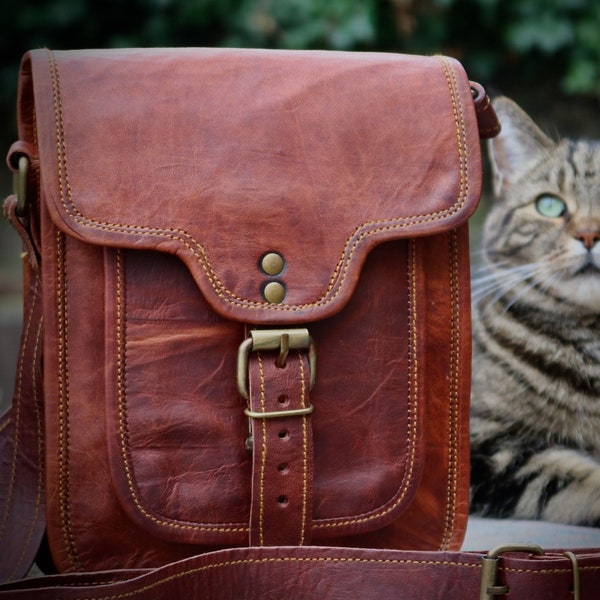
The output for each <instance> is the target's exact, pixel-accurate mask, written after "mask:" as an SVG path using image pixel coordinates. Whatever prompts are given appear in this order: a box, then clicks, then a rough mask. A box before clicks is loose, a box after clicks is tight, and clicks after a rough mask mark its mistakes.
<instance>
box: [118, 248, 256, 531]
mask: <svg viewBox="0 0 600 600" xmlns="http://www.w3.org/2000/svg"><path fill="white" fill-rule="evenodd" d="M122 254H123V251H122V250H120V249H117V250H116V270H117V281H116V304H117V318H116V319H117V322H116V342H117V396H118V415H119V438H120V445H121V458H122V459H123V467H124V470H125V476H126V479H127V486H128V489H129V494H130V496H131V498H132V499H133V502H134V504H135V507H136V508H137V510H138V511H139V512H140V513H141V514H142V515H143V516H144V517H145V518H147V519H149V520H150V521H152V522H153V523H156V524H157V525H161V526H167V527H171V528H173V529H179V530H187V531H213V532H221V533H230V532H247V531H248V527H237V526H221V525H218V524H215V525H206V526H202V525H185V524H182V523H177V522H173V521H171V520H168V519H167V518H164V517H163V518H158V517H156V516H154V515H152V514H150V513H149V512H148V511H147V510H146V509H145V508H144V507H143V506H142V503H141V502H140V500H139V498H138V493H137V489H136V485H135V482H134V477H133V466H132V464H131V463H132V461H131V456H130V452H129V429H128V423H127V310H126V304H127V296H126V292H125V283H124V282H125V264H124V260H123V256H122Z"/></svg>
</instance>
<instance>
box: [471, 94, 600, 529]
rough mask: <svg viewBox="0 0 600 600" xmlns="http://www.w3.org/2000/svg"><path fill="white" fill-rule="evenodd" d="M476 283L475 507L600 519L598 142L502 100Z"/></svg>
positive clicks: (495, 512)
mask: <svg viewBox="0 0 600 600" xmlns="http://www.w3.org/2000/svg"><path fill="white" fill-rule="evenodd" d="M494 107H495V109H496V112H497V113H498V115H499V117H500V120H501V123H502V127H503V131H502V133H501V134H500V136H499V137H498V138H496V139H495V140H493V141H491V142H490V148H489V149H490V161H491V164H492V169H493V175H494V194H495V196H496V198H495V201H494V205H493V207H492V208H491V210H490V213H489V215H488V216H487V218H486V221H485V224H484V229H483V236H482V247H483V260H484V265H483V269H482V272H483V275H482V276H481V277H479V278H478V279H475V280H474V285H473V299H474V303H473V388H472V398H471V455H472V458H471V467H472V476H471V479H472V483H471V511H472V512H473V513H474V514H478V515H484V516H494V517H515V518H528V519H545V520H549V521H556V522H563V523H572V524H581V525H594V526H600V143H598V142H586V141H577V142H574V141H570V140H561V141H559V142H554V141H553V140H551V139H550V138H548V137H547V136H546V135H545V134H544V133H543V132H542V131H541V130H540V129H539V128H538V127H537V126H536V125H535V124H534V123H533V121H532V120H531V119H530V118H529V117H528V116H527V115H526V114H525V113H524V112H523V111H522V110H521V109H520V108H519V107H518V106H517V105H516V104H515V103H514V102H512V101H511V100H509V99H507V98H499V99H497V100H495V101H494Z"/></svg>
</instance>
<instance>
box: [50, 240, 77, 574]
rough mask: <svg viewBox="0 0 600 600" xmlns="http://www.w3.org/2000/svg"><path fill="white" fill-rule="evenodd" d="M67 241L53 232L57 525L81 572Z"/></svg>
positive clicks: (75, 564) (71, 559)
mask: <svg viewBox="0 0 600 600" xmlns="http://www.w3.org/2000/svg"><path fill="white" fill-rule="evenodd" d="M65 254H66V238H65V235H64V234H63V233H61V232H60V231H57V232H56V312H57V314H56V317H57V322H58V348H57V356H58V447H59V451H58V500H59V514H60V523H61V528H62V534H63V541H64V544H65V549H66V551H67V555H68V558H69V560H70V561H71V565H72V566H73V567H75V569H81V566H82V565H81V562H80V561H79V557H78V552H77V548H76V546H75V537H74V535H73V524H72V522H71V498H70V490H71V481H70V468H69V459H70V452H69V443H70V423H69V418H70V417H69V402H70V395H69V368H68V365H69V317H68V306H67V303H68V285H67V260H66V257H65Z"/></svg>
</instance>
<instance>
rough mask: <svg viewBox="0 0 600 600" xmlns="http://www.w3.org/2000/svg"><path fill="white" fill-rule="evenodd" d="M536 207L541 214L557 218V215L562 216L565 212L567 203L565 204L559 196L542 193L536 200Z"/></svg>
mask: <svg viewBox="0 0 600 600" xmlns="http://www.w3.org/2000/svg"><path fill="white" fill-rule="evenodd" d="M535 208H536V209H537V211H538V212H539V213H540V215H542V216H544V217H549V218H550V219H555V218H556V217H562V216H563V215H564V214H565V212H566V210H567V205H566V204H565V201H564V200H562V199H561V198H559V197H558V196H553V195H551V194H542V195H541V196H538V198H537V200H536V201H535Z"/></svg>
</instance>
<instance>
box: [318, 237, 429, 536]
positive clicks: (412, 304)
mask: <svg viewBox="0 0 600 600" xmlns="http://www.w3.org/2000/svg"><path fill="white" fill-rule="evenodd" d="M408 244H409V256H408V269H409V306H408V308H409V338H410V344H409V346H408V347H409V356H408V363H409V379H408V398H410V399H412V403H411V402H409V403H408V407H407V425H406V429H407V441H406V443H407V446H408V448H409V449H410V450H409V452H410V455H409V457H408V471H407V473H406V474H405V476H404V481H403V483H402V485H401V486H400V489H399V490H398V492H397V496H396V498H395V501H394V502H393V503H391V504H390V505H389V506H388V507H387V508H386V507H382V508H380V509H377V510H374V511H372V512H370V513H366V514H365V515H362V516H358V517H355V518H350V519H345V520H342V521H338V520H337V519H335V518H333V519H329V520H328V521H326V522H321V523H319V522H316V523H314V524H313V527H314V528H315V529H322V528H331V527H341V526H344V525H352V524H358V523H364V522H367V521H371V520H372V519H375V518H380V517H383V516H385V515H387V514H388V513H390V512H391V511H393V510H394V509H395V508H396V507H397V506H398V504H400V503H401V502H402V500H403V499H404V497H405V496H406V493H407V491H408V488H409V487H410V484H411V481H412V478H413V471H414V463H415V456H416V446H417V421H418V419H417V415H418V409H419V407H418V404H419V393H420V392H419V389H418V378H417V374H418V372H419V363H418V353H417V346H418V344H417V314H416V312H417V307H416V297H417V296H416V252H417V249H416V244H415V240H414V239H412V238H411V239H409V240H408ZM413 407H414V408H413Z"/></svg>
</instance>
